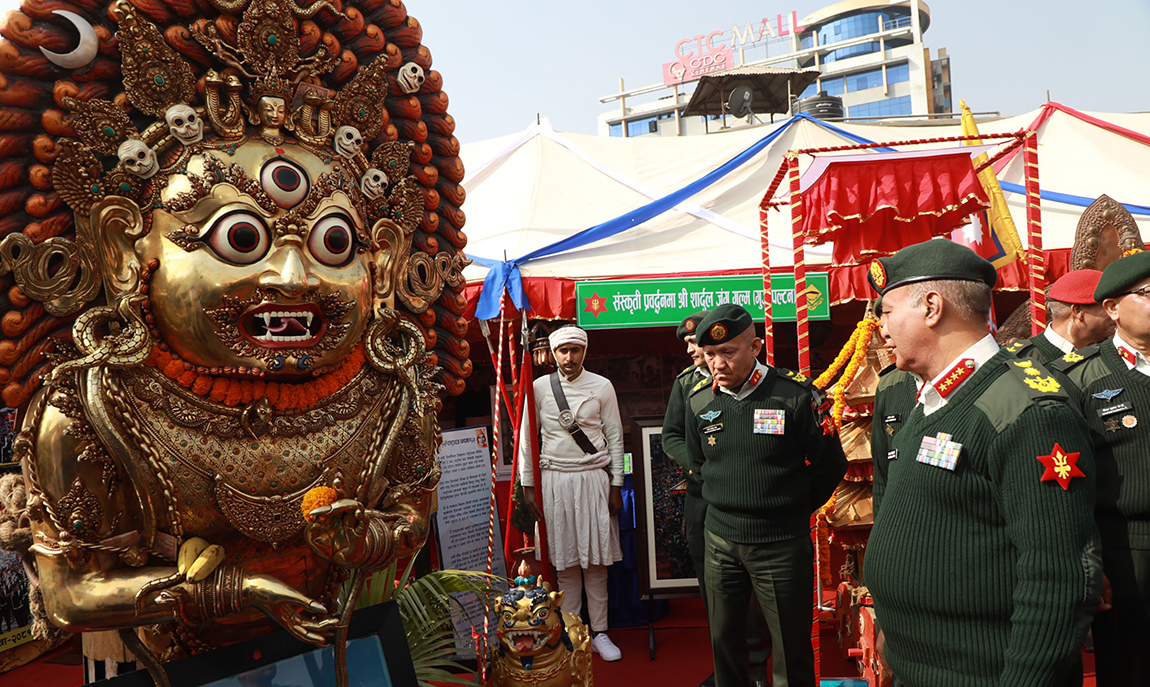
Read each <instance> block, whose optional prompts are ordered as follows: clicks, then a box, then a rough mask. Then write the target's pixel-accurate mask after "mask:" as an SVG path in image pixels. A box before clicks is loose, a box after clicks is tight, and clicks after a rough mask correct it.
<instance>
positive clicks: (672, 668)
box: [0, 599, 1094, 687]
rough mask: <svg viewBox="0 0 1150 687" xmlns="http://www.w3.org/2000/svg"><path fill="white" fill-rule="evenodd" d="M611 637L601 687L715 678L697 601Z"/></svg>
mask: <svg viewBox="0 0 1150 687" xmlns="http://www.w3.org/2000/svg"><path fill="white" fill-rule="evenodd" d="M610 634H611V639H612V641H614V642H615V644H616V645H617V646H618V647H619V649H620V650H621V651H622V652H623V659H622V660H620V661H616V662H614V663H607V662H606V661H604V660H603V659H601V658H599V656H598V654H596V655H595V658H594V661H595V662H594V670H595V685H596V687H636V685H639V686H646V685H655V686H658V687H695V686H696V685H698V684H699V683H700V682H702V681H703V679H704V678H705V677H707V676H708V675H710V674H711V671H712V668H713V666H712V662H711V642H710V638H709V636H708V634H707V622H706V615H705V614H704V612H703V604H702V602H700V601H699V600H698V599H675V600H672V601H671V611H670V613H668V614H667V616H666V617H664V618H663V619H662V620H660V621H659V622H657V623H656V624H655V652H656V653H655V659H656V660H655V661H653V662H652V661H651V660H650V656H649V653H648V644H647V628H646V627H636V628H629V629H614V630H611V632H610ZM821 644H822V652H821V664H822V675H823V677H824V678H831V677H849V676H855V675H857V674H858V673H857V671H856V670H855V669H854V665H853V664H852V663H848V662H847V661H845V660H844V659H843V658H842V657H841V654H840V652H839V648H838V644H837V640H836V638H835V632H834V629H833V628H829V627H824V628H823V631H822V636H821ZM68 650H69V645H65V646H64V647H62V648H60V649H57V650H56V651H53V652H51V653H49V654H47V655H46V656H42V657H41V658H40V659H38V660H36V661H34V662H32V663H30V664H28V665H26V666H23V667H22V668H17V669H16V670H14V671H11V672H9V673H5V674H0V687H24V686H35V687H78V686H79V685H81V684H83V681H84V672H83V668H82V667H81V666H67V665H58V664H53V663H48V662H47V661H48V660H51V659H52V658H53V657H54V656H56V655H58V654H60V653H63V652H67V651H68ZM1083 659H1084V663H1085V668H1086V681H1085V682H1084V683H1083V687H1094V655H1093V654H1087V653H1084V654H1083Z"/></svg>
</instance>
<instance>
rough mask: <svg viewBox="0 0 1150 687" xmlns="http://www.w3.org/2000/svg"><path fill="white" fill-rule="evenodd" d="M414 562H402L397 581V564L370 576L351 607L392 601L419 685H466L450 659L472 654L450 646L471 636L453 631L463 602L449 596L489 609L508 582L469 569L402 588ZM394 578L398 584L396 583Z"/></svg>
mask: <svg viewBox="0 0 1150 687" xmlns="http://www.w3.org/2000/svg"><path fill="white" fill-rule="evenodd" d="M414 560H415V559H414V558H412V559H411V560H410V561H409V562H408V564H407V566H406V568H405V569H404V571H403V574H402V576H400V577H398V578H397V577H396V572H397V571H398V568H399V565H398V561H397V562H393V563H392V564H391V565H390V566H389V567H388V568H386V569H384V570H381V571H379V572H377V573H375V574H373V575H372V576H371V577H370V578H369V580H368V583H367V585H366V586H365V588H364V592H363V593H362V594H361V595H360V598H359V599H358V600H357V602H356V608H362V607H364V606H370V605H373V604H377V603H382V602H384V601H390V600H392V599H394V600H395V602H396V605H397V606H398V607H399V614H400V617H401V618H402V619H403V629H404V633H405V634H406V635H407V645H408V649H409V650H410V652H411V659H412V662H413V663H414V664H415V674H416V677H417V678H418V680H419V684H420V687H432V685H431V683H432V682H439V683H443V682H450V683H456V684H471V681H470V680H468V679H464V678H460V677H459V676H458V675H456V674H455V673H454V672H452V671H457V672H467V668H466V667H465V666H463V665H461V664H460V663H459V662H457V661H455V660H452V657H454V656H459V655H467V654H474V649H460V648H459V647H458V646H457V644H456V642H457V641H458V640H467V641H470V640H471V637H461V636H460V634H459V633H457V632H455V629H454V626H453V624H452V621H451V618H452V616H453V615H455V614H456V613H462V612H464V606H463V603H462V602H461V601H460V600H459V599H458V598H456V596H455V595H456V594H461V595H467V594H470V595H473V596H474V597H475V598H477V599H479V600H480V601H481V602H482V603H483V604H484V605H485V606H486V607H487V609H488V610H490V608H491V606H492V603H493V601H494V598H495V596H496V595H497V594H502V593H503V592H504V591H506V589H507V584H508V581H507V579H506V578H504V577H499V576H497V575H489V574H487V573H482V572H473V571H470V570H439V571H436V572H432V573H429V574H427V575H424V576H423V577H420V578H419V579H417V580H413V581H411V582H408V583H406V584H402V582H403V581H406V580H408V579H409V578H410V576H411V569H412V565H413V563H414ZM397 579H398V580H400V581H401V583H400V584H398V585H397V584H396V582H395V580H397ZM347 589H348V587H347V586H346V585H345V587H344V590H343V593H342V594H341V601H342V602H344V603H347V601H348V598H347Z"/></svg>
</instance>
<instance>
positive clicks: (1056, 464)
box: [1035, 442, 1086, 489]
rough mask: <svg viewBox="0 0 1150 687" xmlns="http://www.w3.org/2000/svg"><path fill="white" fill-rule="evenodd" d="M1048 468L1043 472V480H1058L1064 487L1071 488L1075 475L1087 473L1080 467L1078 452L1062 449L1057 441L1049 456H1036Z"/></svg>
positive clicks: (1079, 475)
mask: <svg viewBox="0 0 1150 687" xmlns="http://www.w3.org/2000/svg"><path fill="white" fill-rule="evenodd" d="M1035 458H1037V459H1038V461H1039V462H1040V463H1042V465H1043V466H1044V467H1045V468H1046V471H1045V472H1043V473H1042V478H1041V480H1042V481H1043V482H1046V481H1049V480H1056V481H1057V482H1058V485H1059V486H1060V487H1062V488H1063V489H1070V480H1071V479H1073V478H1075V477H1085V476H1086V474H1085V473H1084V472H1082V471H1081V470H1079V469H1078V452H1074V453H1069V452H1067V451H1064V450H1062V447H1061V446H1059V445H1058V443H1057V442H1055V444H1054V448H1052V449H1051V450H1050V455H1048V456H1035Z"/></svg>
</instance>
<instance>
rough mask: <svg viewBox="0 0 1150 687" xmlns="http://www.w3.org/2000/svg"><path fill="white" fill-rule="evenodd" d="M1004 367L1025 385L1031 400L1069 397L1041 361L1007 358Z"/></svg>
mask: <svg viewBox="0 0 1150 687" xmlns="http://www.w3.org/2000/svg"><path fill="white" fill-rule="evenodd" d="M1006 367H1007V368H1008V369H1009V370H1010V371H1011V372H1013V373H1014V376H1015V377H1016V378H1017V379H1018V380H1019V381H1020V382H1022V383H1023V384H1024V385H1026V388H1027V391H1028V392H1029V394H1030V398H1031V400H1035V401H1037V400H1039V399H1042V398H1060V399H1063V400H1066V399H1069V396H1067V395H1066V392H1065V391H1063V390H1062V384H1061V383H1059V381H1058V380H1057V379H1055V378H1054V376H1053V375H1051V374H1050V373H1049V372H1047V370H1046V368H1045V367H1043V366H1042V364H1041V363H1039V362H1038V361H1035V360H1026V359H1023V360H1007V361H1006Z"/></svg>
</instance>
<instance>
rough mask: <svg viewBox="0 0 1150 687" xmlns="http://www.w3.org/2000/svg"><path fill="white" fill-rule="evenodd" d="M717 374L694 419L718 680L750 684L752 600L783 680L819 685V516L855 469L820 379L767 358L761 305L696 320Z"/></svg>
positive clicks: (690, 437) (693, 407) (690, 430)
mask: <svg viewBox="0 0 1150 687" xmlns="http://www.w3.org/2000/svg"><path fill="white" fill-rule="evenodd" d="M696 333H697V337H698V344H699V346H701V347H702V349H703V354H704V356H705V357H706V360H707V364H708V366H710V368H711V374H712V375H713V380H714V381H713V383H712V384H710V385H702V386H701V387H700V386H699V385H696V388H695V390H694V392H693V393H692V395H691V397H690V400H689V405H690V412H691V415H690V417H689V419H688V420H687V422H686V446H687V454H688V456H689V459H690V462H691V467H692V470H694V472H695V474H696V475H697V476H699V477H700V478H701V480H702V484H703V492H702V493H703V498H704V499H706V501H707V520H706V532H705V534H704V540H705V544H706V553H705V557H706V576H707V610H708V613H709V620H710V627H711V649H712V650H713V652H714V656H715V682H716V684H717V685H718V687H745V686H746V685H747V683H748V673H747V662H746V643H745V641H744V628H745V626H746V617H747V605H748V602H749V601H750V599H751V598H752V594H753V595H754V597H756V598H757V599H758V602H759V606H760V607H761V608H762V611H763V615H764V617H765V618H766V623H767V628H768V631H769V633H770V641H771V660H772V665H773V673H774V680H773V681H772V684H774V685H775V687H813V685H814V684H815V676H814V653H813V650H812V648H811V632H810V628H811V617H812V616H811V614H812V610H813V605H812V590H813V588H814V548H813V546H812V544H811V539H810V517H811V513H812V512H814V511H815V510H816V509H817V508H818V507H819V506H821V505H822V504H823V503H824V502H825V501H826V500H827V499H828V498H830V495H831V493H833V492H834V489H835V487H836V486H837V485H838V483H839V480H840V479H842V476H843V474H844V473H845V472H846V466H847V463H846V458H845V457H844V456H843V450H842V445H841V444H840V443H839V440H838V437H837V436H836V435H835V433H834V432H833V431H825V430H824V426H826V427H830V425H829V423H828V424H825V425H824V423H823V422H821V419H822V418H820V415H819V411H818V407H819V396H818V392H817V391H816V390H815V388H814V386H813V385H812V384H811V380H810V378H809V377H806V376H805V375H801V374H797V373H794V372H790V371H788V370H782V369H778V368H773V367H767V366H766V365H763V364H762V363H761V362H759V361H758V360H756V357H757V356H758V354H759V351H760V350H761V349H762V344H763V341H762V339H759V338H757V337H756V336H755V330H754V326H753V325H752V320H751V315H750V313H748V312H747V311H746V310H745V309H744V308H742V307H740V306H737V305H731V304H724V305H720V306H719V307H717V308H715V309H714V310H712V311H711V312H710V313H708V314H707V316H706V317H705V318H703V320H702V321H701V322H700V323H699V326H698V328H697V329H696Z"/></svg>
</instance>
